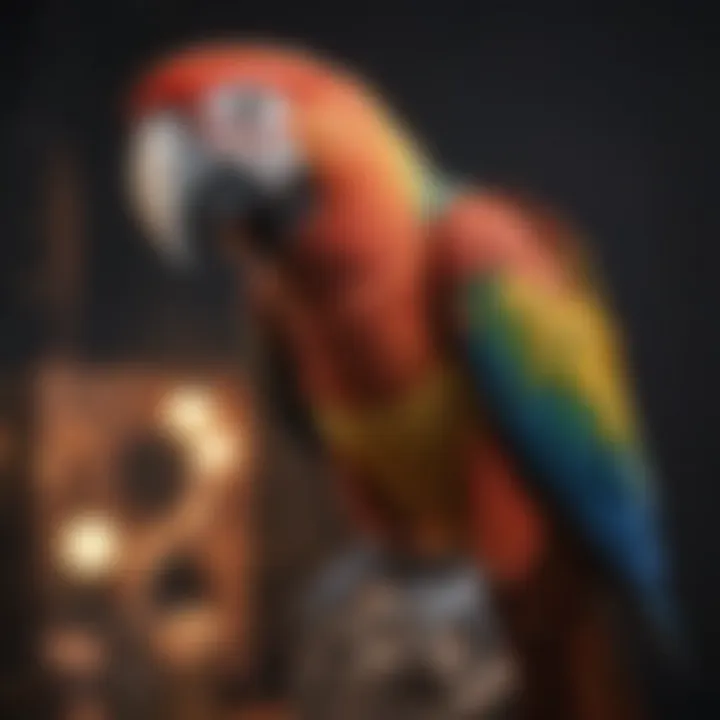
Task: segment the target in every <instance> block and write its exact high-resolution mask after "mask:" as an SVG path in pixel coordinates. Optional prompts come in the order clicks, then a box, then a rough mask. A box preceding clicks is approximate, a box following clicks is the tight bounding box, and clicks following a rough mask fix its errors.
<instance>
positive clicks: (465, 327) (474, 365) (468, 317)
mask: <svg viewBox="0 0 720 720" xmlns="http://www.w3.org/2000/svg"><path fill="white" fill-rule="evenodd" d="M480 235H482V233H480ZM483 242H485V241H483ZM536 250H537V248H535V251H536ZM555 251H557V248H555ZM502 255H503V253H502V252H500V253H497V252H490V253H487V252H481V253H480V254H479V256H478V257H480V258H492V259H493V261H492V262H489V263H488V262H483V261H482V260H481V261H480V262H477V263H475V264H474V266H473V267H471V268H470V270H469V271H467V270H468V269H467V268H466V272H465V273H464V275H463V276H462V277H461V278H460V279H458V280H457V282H456V285H455V291H454V293H453V294H454V296H455V299H456V300H457V301H458V302H459V309H460V321H459V326H460V341H461V342H460V347H461V352H462V353H463V355H464V361H465V365H466V367H467V368H468V372H469V373H470V375H471V380H472V384H473V386H474V387H475V389H476V391H477V393H478V400H479V404H480V406H481V407H482V408H483V409H484V411H485V412H486V413H488V414H489V415H490V418H489V419H491V421H492V422H494V423H495V424H496V426H497V429H498V431H499V433H500V435H501V437H502V439H503V441H504V442H505V443H506V445H507V447H508V449H509V450H510V451H511V452H512V454H513V457H514V458H515V459H516V460H517V462H518V464H519V468H520V470H521V472H522V474H523V475H524V476H525V477H526V478H527V480H528V481H529V482H532V483H533V484H534V486H535V487H534V488H533V489H535V490H537V491H538V495H539V496H540V497H542V498H543V499H544V500H546V501H550V502H551V503H552V505H553V507H554V508H555V509H556V510H557V511H558V512H560V513H561V514H562V516H563V517H564V519H565V520H566V521H567V522H568V523H569V525H570V526H571V527H572V528H573V529H574V531H576V532H578V534H579V535H580V536H581V537H582V538H583V539H584V541H585V542H586V544H587V545H588V547H589V548H590V550H591V551H593V553H594V554H595V556H596V557H597V558H598V559H599V560H600V561H601V562H602V564H603V565H604V566H605V567H606V568H607V569H609V570H610V571H611V572H612V573H613V574H614V575H615V576H616V577H617V578H619V579H620V580H621V581H623V583H624V584H625V585H626V587H628V588H629V589H630V590H631V593H632V596H633V597H634V598H635V600H637V601H638V602H639V605H640V607H641V609H642V610H643V612H644V613H646V614H647V615H648V616H649V618H650V620H651V621H652V623H653V624H654V625H655V626H656V627H657V626H659V627H660V628H661V629H662V630H663V632H670V633H674V629H673V627H674V611H672V610H671V608H670V602H669V598H668V594H667V584H666V567H665V558H664V553H663V548H662V539H661V534H660V531H659V522H658V509H657V503H656V499H655V491H654V485H653V480H652V477H651V475H652V473H651V469H650V466H649V463H648V460H647V457H646V454H645V452H644V450H643V447H642V444H641V439H640V434H639V432H638V428H637V422H636V419H635V417H634V413H633V408H632V407H631V401H630V394H629V388H628V384H627V382H626V375H625V373H624V371H623V367H622V362H621V360H620V356H619V352H618V345H619V343H618V342H617V340H616V338H615V333H614V329H613V326H612V324H611V321H610V319H609V316H608V315H607V314H606V312H605V311H604V309H603V307H602V306H601V304H600V302H599V301H598V299H597V295H596V293H594V292H593V290H592V289H591V288H590V287H589V286H588V285H587V284H586V283H583V282H571V281H564V280H562V279H560V275H559V274H558V275H557V276H556V277H555V278H554V279H553V280H548V273H547V272H545V271H543V272H539V271H537V272H536V271H535V268H536V266H537V265H538V263H536V262H535V260H533V261H531V262H524V261H523V259H522V257H521V256H522V248H521V247H519V246H518V247H516V248H515V249H514V250H513V251H512V252H510V253H508V257H507V258H504V259H502ZM501 259H502V261H500V262H496V261H498V260H501ZM550 260H551V265H552V262H554V259H553V257H552V253H551V254H550ZM567 277H568V276H566V279H567Z"/></svg>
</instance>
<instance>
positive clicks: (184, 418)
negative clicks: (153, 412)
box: [160, 386, 216, 436]
mask: <svg viewBox="0 0 720 720" xmlns="http://www.w3.org/2000/svg"><path fill="white" fill-rule="evenodd" d="M215 411H216V408H215V403H214V401H213V398H212V397H211V395H210V393H209V392H208V391H207V390H205V389H204V388H201V387H191V386H185V387H180V388H178V389H177V390H175V392H173V393H172V394H171V395H170V396H169V397H168V398H167V399H166V401H165V402H164V403H163V405H162V406H161V408H160V412H161V417H162V420H163V422H164V423H165V424H166V425H167V426H168V427H169V428H170V429H171V430H173V431H175V432H177V433H180V434H182V435H185V436H192V435H194V434H195V433H199V432H205V431H206V430H207V428H208V427H209V426H210V425H212V424H213V423H214V422H215V414H216V413H215Z"/></svg>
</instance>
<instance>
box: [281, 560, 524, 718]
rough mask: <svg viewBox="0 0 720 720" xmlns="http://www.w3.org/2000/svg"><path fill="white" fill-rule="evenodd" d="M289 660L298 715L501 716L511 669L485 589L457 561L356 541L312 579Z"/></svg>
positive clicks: (509, 712) (512, 685)
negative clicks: (390, 551) (396, 553)
mask: <svg viewBox="0 0 720 720" xmlns="http://www.w3.org/2000/svg"><path fill="white" fill-rule="evenodd" d="M301 638H302V639H301V640H300V642H299V649H298V653H299V658H298V661H297V663H296V667H295V669H296V673H297V676H296V681H295V682H296V693H297V698H298V702H297V707H298V714H299V717H300V718H302V720H325V719H327V720H331V719H332V718H340V717H342V718H347V720H370V719H371V718H372V719H373V720H385V719H387V720H391V719H392V720H471V719H480V718H482V719H483V720H507V719H508V718H515V717H518V715H517V712H518V708H517V696H518V689H519V680H520V679H519V675H518V668H517V666H516V663H515V659H514V657H513V656H512V654H511V652H510V650H509V647H508V645H507V643H506V639H505V638H504V636H503V633H502V631H501V624H500V622H499V619H498V617H497V616H496V614H495V611H494V608H493V606H492V603H491V599H490V596H489V592H488V588H487V587H486V586H485V584H484V582H483V579H482V578H481V577H480V576H479V575H478V573H477V572H476V570H475V568H474V567H473V565H472V564H471V563H468V562H464V561H463V560H462V559H459V558H440V559H437V560H433V561H429V562H428V561H422V562H421V561H418V560H414V559H412V558H407V557H405V558H403V557H391V556H389V555H383V554H381V553H379V552H378V551H376V550H373V549H370V548H365V547H359V548H356V549H354V550H352V551H350V552H349V553H348V554H347V555H345V556H343V557H341V558H338V559H337V560H336V561H335V562H334V563H332V564H331V565H330V567H329V568H328V569H327V570H326V571H325V572H324V573H322V575H321V576H320V577H319V578H318V579H317V580H316V581H315V583H313V585H312V587H311V589H310V592H309V593H308V597H307V598H306V603H305V607H304V612H303V614H302V621H301Z"/></svg>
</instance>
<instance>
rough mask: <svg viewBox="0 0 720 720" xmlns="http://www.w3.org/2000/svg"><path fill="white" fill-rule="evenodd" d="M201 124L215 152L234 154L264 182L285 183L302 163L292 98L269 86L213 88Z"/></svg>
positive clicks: (226, 156) (202, 112)
mask: <svg viewBox="0 0 720 720" xmlns="http://www.w3.org/2000/svg"><path fill="white" fill-rule="evenodd" d="M199 123H200V132H201V136H202V139H203V140H204V142H205V143H206V145H207V146H208V148H209V150H210V152H211V153H212V154H215V155H219V156H221V157H223V158H224V159H225V160H227V159H234V160H235V161H236V162H238V163H240V164H242V165H243V166H245V167H246V168H247V169H248V170H249V171H251V173H252V174H254V175H255V176H256V177H257V178H258V179H259V180H261V181H262V182H264V183H267V184H270V185H272V184H278V183H281V182H283V181H284V180H285V179H286V178H287V177H288V176H289V175H290V174H292V172H293V171H294V170H295V169H296V167H297V165H298V157H297V155H298V153H297V148H296V147H295V145H294V143H293V142H292V138H291V134H290V122H289V109H288V106H287V102H286V101H285V100H284V99H283V98H282V97H280V96H279V95H277V94H275V93H273V92H272V91H270V90H268V89H266V88H259V87H255V86H243V85H241V86H224V87H220V88H216V89H214V90H213V91H212V92H210V93H209V94H208V96H207V98H206V99H205V102H204V103H203V105H202V107H201V110H200V116H199Z"/></svg>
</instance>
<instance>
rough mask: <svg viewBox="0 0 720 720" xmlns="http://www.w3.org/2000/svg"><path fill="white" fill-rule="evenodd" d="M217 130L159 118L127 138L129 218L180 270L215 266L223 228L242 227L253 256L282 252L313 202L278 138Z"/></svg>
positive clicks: (300, 169)
mask: <svg viewBox="0 0 720 720" xmlns="http://www.w3.org/2000/svg"><path fill="white" fill-rule="evenodd" d="M213 127H214V126H213ZM222 130H223V133H216V134H213V133H212V132H210V131H208V130H206V131H205V134H203V130H202V126H201V127H200V128H198V127H196V126H194V125H191V124H190V123H189V122H187V121H184V120H183V119H181V118H179V117H178V116H174V115H172V114H168V113H166V114H160V115H157V116H154V117H151V118H148V119H146V120H145V121H143V122H142V123H141V124H140V125H139V127H138V128H137V129H136V131H135V133H134V134H133V136H132V138H131V147H130V157H129V159H130V163H129V171H130V172H129V181H130V182H129V186H130V191H131V200H132V204H133V207H134V210H135V214H136V215H137V217H138V218H139V220H140V222H141V223H142V224H143V225H144V228H145V230H146V234H147V235H148V237H149V238H150V240H151V241H152V242H153V244H154V245H155V246H156V247H157V248H158V250H159V251H160V252H161V254H162V255H163V256H164V257H165V258H167V259H168V260H169V261H170V262H171V264H173V265H174V266H176V267H179V268H186V269H188V268H193V267H197V266H198V265H201V264H204V263H206V262H209V261H212V262H215V261H216V259H217V258H216V257H215V246H216V245H217V243H216V236H217V233H218V230H219V229H222V228H227V226H228V225H236V226H241V227H242V228H243V230H244V233H243V234H244V235H245V236H246V237H247V238H249V240H250V244H251V248H250V249H251V250H252V251H253V252H256V253H258V254H261V255H263V256H265V257H267V256H275V255H277V254H278V253H281V252H282V250H283V248H284V247H286V246H287V244H288V243H289V242H291V241H292V239H293V237H294V236H295V235H296V233H295V232H294V230H295V229H296V227H297V224H298V222H299V220H300V218H301V216H303V215H304V213H305V212H306V211H307V209H308V207H309V205H310V204H311V202H312V199H313V195H314V193H313V183H312V182H310V178H309V175H308V173H307V171H306V169H305V167H304V165H303V163H301V162H299V161H298V159H297V154H296V153H295V152H294V149H293V148H292V147H291V146H290V145H288V142H289V141H288V140H287V139H286V138H285V137H284V136H282V135H279V136H278V138H277V140H276V141H275V142H268V140H267V138H266V137H264V136H263V135H262V133H261V132H260V130H258V131H257V138H255V137H254V136H253V135H252V133H249V132H248V131H247V128H244V127H241V128H240V129H239V130H238V129H237V128H235V127H234V126H231V127H230V129H229V130H228V129H227V128H225V127H224V126H223V127H222ZM240 130H243V131H244V133H245V134H244V135H243V133H241V132H240ZM233 133H235V134H233ZM218 137H219V138H220V140H222V143H218V140H217V138H218ZM248 137H249V140H248ZM238 138H239V139H238ZM241 141H242V142H241ZM238 148H239V149H238Z"/></svg>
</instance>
